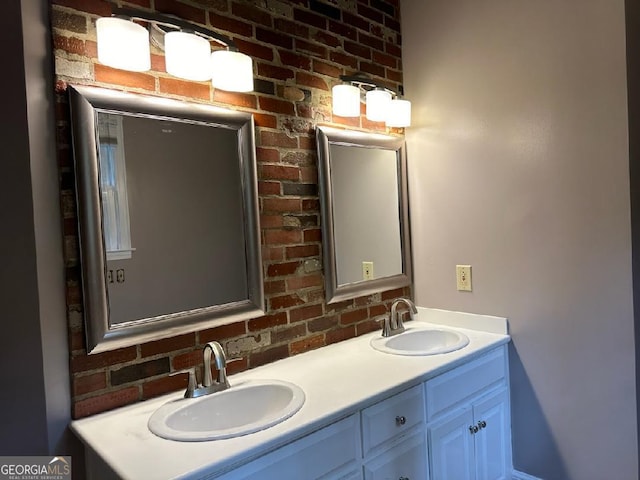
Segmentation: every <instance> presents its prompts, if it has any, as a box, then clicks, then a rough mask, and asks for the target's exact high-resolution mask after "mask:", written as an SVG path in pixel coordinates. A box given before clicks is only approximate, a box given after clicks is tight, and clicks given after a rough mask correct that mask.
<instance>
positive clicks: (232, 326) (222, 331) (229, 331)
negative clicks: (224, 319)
mask: <svg viewBox="0 0 640 480" xmlns="http://www.w3.org/2000/svg"><path fill="white" fill-rule="evenodd" d="M245 333H247V324H246V322H235V323H229V324H227V325H221V326H219V327H215V328H210V329H208V330H203V331H201V332H199V333H198V340H199V341H200V343H207V342H211V341H213V340H216V341H218V342H220V341H222V340H227V339H229V338H233V337H238V336H240V335H243V334H245Z"/></svg>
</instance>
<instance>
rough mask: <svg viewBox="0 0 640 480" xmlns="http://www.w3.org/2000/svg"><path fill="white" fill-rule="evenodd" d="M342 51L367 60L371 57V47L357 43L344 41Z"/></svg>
mask: <svg viewBox="0 0 640 480" xmlns="http://www.w3.org/2000/svg"><path fill="white" fill-rule="evenodd" d="M344 51H345V52H347V53H352V54H353V55H356V56H358V57H361V58H365V59H367V60H369V59H370V58H371V49H370V48H369V47H366V46H364V45H360V44H359V43H355V42H347V41H345V42H344Z"/></svg>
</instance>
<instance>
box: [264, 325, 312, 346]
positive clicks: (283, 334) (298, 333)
mask: <svg viewBox="0 0 640 480" xmlns="http://www.w3.org/2000/svg"><path fill="white" fill-rule="evenodd" d="M306 333H307V326H306V325H305V324H304V323H299V324H297V325H294V326H291V327H285V328H276V329H274V330H273V331H272V332H271V342H272V343H282V342H290V341H291V340H293V339H294V338H298V337H302V336H304V335H306Z"/></svg>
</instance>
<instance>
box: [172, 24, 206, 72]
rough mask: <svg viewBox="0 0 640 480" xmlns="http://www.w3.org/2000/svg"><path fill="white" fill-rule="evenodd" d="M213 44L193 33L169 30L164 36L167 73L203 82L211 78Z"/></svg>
mask: <svg viewBox="0 0 640 480" xmlns="http://www.w3.org/2000/svg"><path fill="white" fill-rule="evenodd" d="M210 55H211V46H210V45H209V42H208V41H207V40H205V39H204V38H202V37H199V36H197V35H195V34H193V33H185V32H169V33H167V34H166V35H165V36H164V58H165V63H166V65H167V73H170V74H171V75H173V76H174V77H179V78H184V79H186V80H194V81H197V82H201V81H203V80H209V79H211V61H210V59H209V56H210Z"/></svg>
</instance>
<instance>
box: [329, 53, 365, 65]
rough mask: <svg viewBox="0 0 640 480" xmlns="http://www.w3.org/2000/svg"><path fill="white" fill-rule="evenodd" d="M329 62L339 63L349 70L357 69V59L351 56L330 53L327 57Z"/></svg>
mask: <svg viewBox="0 0 640 480" xmlns="http://www.w3.org/2000/svg"><path fill="white" fill-rule="evenodd" d="M329 60H331V61H332V62H335V63H339V64H340V65H342V66H344V67H349V68H357V67H358V59H357V58H355V57H354V56H353V55H346V54H344V53H342V52H331V55H329Z"/></svg>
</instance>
